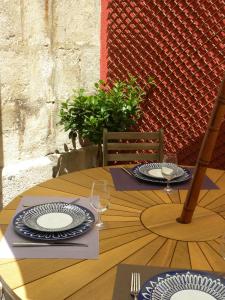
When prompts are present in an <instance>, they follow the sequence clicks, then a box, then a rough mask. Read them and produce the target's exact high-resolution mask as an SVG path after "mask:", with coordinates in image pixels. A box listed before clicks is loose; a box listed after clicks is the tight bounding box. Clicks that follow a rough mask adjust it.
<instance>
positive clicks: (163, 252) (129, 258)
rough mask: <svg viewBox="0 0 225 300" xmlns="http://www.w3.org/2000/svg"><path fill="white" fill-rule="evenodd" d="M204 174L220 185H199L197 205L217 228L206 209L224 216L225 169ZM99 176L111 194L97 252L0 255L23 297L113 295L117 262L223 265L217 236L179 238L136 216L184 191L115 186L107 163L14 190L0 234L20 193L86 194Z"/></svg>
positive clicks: (102, 299) (0, 266) (2, 270)
mask: <svg viewBox="0 0 225 300" xmlns="http://www.w3.org/2000/svg"><path fill="white" fill-rule="evenodd" d="M208 175H209V177H210V178H211V179H212V180H213V181H215V182H216V183H217V184H218V186H219V187H220V189H219V190H210V191H207V190H204V191H201V193H200V196H199V201H200V202H199V205H201V207H202V208H206V209H207V210H208V211H209V219H208V220H209V222H208V223H207V225H206V232H207V230H208V228H209V227H210V228H214V229H215V231H216V230H217V228H216V226H217V225H216V226H215V223H214V221H213V220H212V219H211V221H210V216H211V214H217V212H218V214H219V216H220V217H221V218H222V220H224V222H225V219H224V218H225V211H224V206H225V172H224V171H221V170H214V169H209V170H208ZM102 178H105V179H107V180H109V183H110V189H111V195H112V198H111V205H110V208H109V210H108V211H107V212H106V213H105V214H104V215H103V219H104V220H105V221H106V222H107V228H106V229H104V230H102V231H101V232H100V255H99V258H98V259H96V260H75V259H20V260H13V259H0V275H2V276H3V277H4V278H5V280H6V282H7V283H8V284H9V286H10V287H11V288H13V289H14V291H15V292H16V293H17V295H18V296H20V297H21V298H22V299H24V300H28V299H32V300H33V299H36V300H51V299H54V300H57V299H59V300H61V299H69V300H78V299H79V300H80V299H84V300H85V299H94V300H95V299H96V300H109V299H112V293H113V286H114V281H115V276H116V266H117V265H118V264H120V263H126V264H140V265H149V266H162V267H173V268H193V269H201V270H209V271H219V272H223V271H224V270H225V261H224V260H223V258H222V257H221V253H220V244H219V240H220V237H219V238H218V237H217V238H213V237H212V239H209V240H207V241H206V240H205V241H198V240H193V241H180V240H179V239H178V240H176V238H169V237H165V236H162V234H161V233H158V234H157V233H153V232H151V230H149V229H147V228H146V227H145V226H144V225H143V223H142V221H141V216H142V215H143V214H144V212H145V211H146V210H148V209H150V208H151V207H158V208H160V206H161V205H169V206H170V205H175V206H176V205H180V204H179V203H183V201H184V199H185V196H186V194H187V191H185V190H178V191H177V192H176V193H175V194H174V195H167V194H165V192H163V191H162V190H154V191H153V190H149V191H125V192H121V191H116V190H115V189H114V185H113V181H112V178H111V175H110V173H109V171H108V168H96V169H87V170H83V171H80V172H75V173H71V174H68V175H64V176H61V177H60V178H57V179H53V180H49V181H47V182H44V183H41V184H39V185H38V186H35V187H34V188H32V189H30V190H28V191H26V192H24V193H23V194H21V195H19V196H18V197H16V198H15V199H14V200H13V201H12V202H11V203H10V204H9V205H8V206H7V207H5V208H4V210H3V211H2V212H1V213H0V238H1V237H2V236H3V235H4V232H5V230H6V228H7V224H9V222H10V221H11V219H12V217H13V215H14V213H15V209H16V207H17V205H18V203H19V201H20V200H21V197H22V196H23V195H39V196H40V195H42V196H45V195H46V196H62V197H69V198H71V197H72V198H74V197H79V196H89V193H90V186H91V183H92V180H93V179H102ZM211 212H212V213H211ZM172 217H173V216H172ZM206 219H207V218H206ZM222 222H223V221H222ZM167 226H170V225H169V224H167ZM184 226H189V224H187V225H184ZM220 227H221V226H220ZM221 232H222V231H221ZM189 235H193V236H196V235H195V231H193V230H192V231H191V233H189ZM197 235H198V234H197ZM175 237H176V235H175ZM12 274H13V276H12ZM102 287H104V288H102Z"/></svg>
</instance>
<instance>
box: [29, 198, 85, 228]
mask: <svg viewBox="0 0 225 300" xmlns="http://www.w3.org/2000/svg"><path fill="white" fill-rule="evenodd" d="M85 218H86V217H85V212H84V210H83V208H80V207H79V206H77V205H71V204H69V203H63V202H52V203H44V204H39V205H35V206H32V207H30V208H28V209H26V212H25V213H24V216H23V222H24V224H25V225H26V226H27V227H29V228H31V229H34V230H38V231H43V232H53V231H57V232H59V231H65V230H69V229H72V228H74V227H77V226H79V225H81V224H82V223H83V222H84V221H85Z"/></svg>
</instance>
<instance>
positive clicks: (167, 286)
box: [138, 270, 225, 300]
mask: <svg viewBox="0 0 225 300" xmlns="http://www.w3.org/2000/svg"><path fill="white" fill-rule="evenodd" d="M184 290H195V291H201V292H204V293H206V295H210V296H212V297H214V299H216V300H224V299H225V279H224V278H222V277H220V276H217V275H214V274H210V273H207V272H202V271H192V270H179V271H169V272H165V273H161V274H158V275H156V276H154V277H152V278H150V279H148V280H147V281H146V282H145V283H144V284H143V286H142V288H141V290H140V292H139V294H138V300H146V299H148V300H168V299H171V297H172V296H173V295H174V294H176V293H178V292H181V291H184ZM177 299H178V298H177Z"/></svg>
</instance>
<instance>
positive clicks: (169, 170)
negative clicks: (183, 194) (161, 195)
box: [161, 153, 178, 193]
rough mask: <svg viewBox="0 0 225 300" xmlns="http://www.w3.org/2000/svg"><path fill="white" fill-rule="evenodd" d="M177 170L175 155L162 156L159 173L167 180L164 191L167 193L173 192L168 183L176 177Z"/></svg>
mask: <svg viewBox="0 0 225 300" xmlns="http://www.w3.org/2000/svg"><path fill="white" fill-rule="evenodd" d="M177 169H178V166H177V155H176V153H165V154H164V156H163V162H162V168H161V172H162V176H163V177H164V178H165V179H166V180H167V185H166V187H165V189H164V190H165V191H166V192H167V193H171V192H173V189H172V187H171V186H170V181H171V180H172V179H173V178H175V177H176V176H177Z"/></svg>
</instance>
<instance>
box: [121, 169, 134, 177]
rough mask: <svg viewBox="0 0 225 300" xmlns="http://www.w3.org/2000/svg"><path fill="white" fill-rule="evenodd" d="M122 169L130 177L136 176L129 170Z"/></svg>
mask: <svg viewBox="0 0 225 300" xmlns="http://www.w3.org/2000/svg"><path fill="white" fill-rule="evenodd" d="M121 169H122V170H123V171H124V172H126V173H127V174H129V175H130V176H134V175H133V174H132V173H131V172H130V171H128V170H127V169H125V168H123V167H121Z"/></svg>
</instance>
